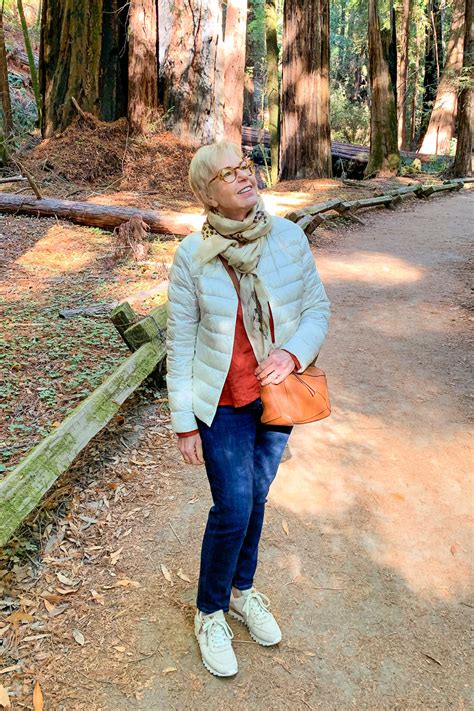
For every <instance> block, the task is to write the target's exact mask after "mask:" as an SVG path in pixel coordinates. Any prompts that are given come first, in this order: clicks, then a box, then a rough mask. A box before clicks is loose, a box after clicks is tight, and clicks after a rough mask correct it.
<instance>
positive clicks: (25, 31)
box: [17, 0, 42, 125]
mask: <svg viewBox="0 0 474 711" xmlns="http://www.w3.org/2000/svg"><path fill="white" fill-rule="evenodd" d="M17 8H18V14H19V16H20V23H21V29H22V31H23V40H24V42H25V49H26V54H27V56H28V65H29V68H30V76H31V83H32V85H33V91H34V94H35V101H36V110H37V112H38V124H39V125H41V112H42V108H41V95H40V90H39V83H38V74H37V72H36V64H35V59H34V56H33V49H32V48H31V41H30V35H29V32H28V24H27V22H26V17H25V12H24V10H23V2H22V0H17Z"/></svg>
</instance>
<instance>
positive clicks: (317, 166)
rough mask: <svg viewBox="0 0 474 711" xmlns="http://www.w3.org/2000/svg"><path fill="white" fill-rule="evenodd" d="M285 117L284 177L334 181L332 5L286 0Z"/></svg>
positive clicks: (323, 0)
mask: <svg viewBox="0 0 474 711" xmlns="http://www.w3.org/2000/svg"><path fill="white" fill-rule="evenodd" d="M281 118H282V121H281V146H280V166H281V178H283V179H287V180H291V179H293V178H324V177H331V176H332V160H331V131H330V124H329V0H311V2H309V1H307V0H306V1H305V0H286V1H285V5H284V27H283V86H282V106H281Z"/></svg>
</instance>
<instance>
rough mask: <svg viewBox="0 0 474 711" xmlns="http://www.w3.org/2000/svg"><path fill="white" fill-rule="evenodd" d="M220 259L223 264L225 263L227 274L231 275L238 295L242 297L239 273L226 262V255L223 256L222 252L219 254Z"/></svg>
mask: <svg viewBox="0 0 474 711" xmlns="http://www.w3.org/2000/svg"><path fill="white" fill-rule="evenodd" d="M219 259H220V260H221V262H222V264H223V265H224V268H225V270H226V272H227V274H228V275H229V276H230V278H231V279H232V284H233V285H234V287H235V290H236V292H237V296H238V297H239V298H240V284H239V280H238V279H237V274H236V273H235V271H234V270H233V269H232V267H231V266H230V265H229V263H228V262H226V260H225V259H224V257H221V255H220V254H219Z"/></svg>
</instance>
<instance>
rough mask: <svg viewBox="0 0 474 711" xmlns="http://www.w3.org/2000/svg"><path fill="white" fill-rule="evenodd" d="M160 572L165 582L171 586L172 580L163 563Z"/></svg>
mask: <svg viewBox="0 0 474 711" xmlns="http://www.w3.org/2000/svg"><path fill="white" fill-rule="evenodd" d="M161 572H162V573H163V576H164V578H165V580H167V581H168V582H169V583H171V584H173V578H172V577H171V573H170V571H169V570H168V568H167V567H166V565H164V564H163V563H161Z"/></svg>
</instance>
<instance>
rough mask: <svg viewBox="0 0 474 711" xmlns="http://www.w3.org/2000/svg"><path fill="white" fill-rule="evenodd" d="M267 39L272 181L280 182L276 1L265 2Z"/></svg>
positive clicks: (267, 0) (273, 182)
mask: <svg viewBox="0 0 474 711" xmlns="http://www.w3.org/2000/svg"><path fill="white" fill-rule="evenodd" d="M265 20H266V38H267V104H268V115H269V123H268V128H269V132H270V151H271V161H272V165H271V181H272V185H274V184H275V183H276V182H277V181H278V173H279V160H278V158H279V150H280V126H279V123H280V86H279V81H278V38H277V8H276V0H266V2H265Z"/></svg>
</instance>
